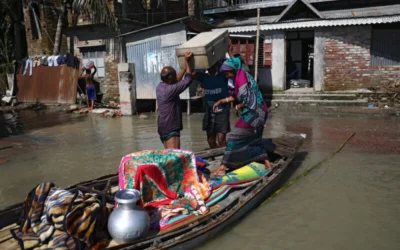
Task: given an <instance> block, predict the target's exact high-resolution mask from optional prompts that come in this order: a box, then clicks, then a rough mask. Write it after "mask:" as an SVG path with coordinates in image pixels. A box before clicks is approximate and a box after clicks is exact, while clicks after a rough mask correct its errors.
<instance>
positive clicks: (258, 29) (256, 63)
mask: <svg viewBox="0 0 400 250" xmlns="http://www.w3.org/2000/svg"><path fill="white" fill-rule="evenodd" d="M256 39H257V40H256V60H255V63H254V64H255V65H254V67H255V69H254V79H255V80H256V81H257V80H258V53H259V47H260V9H259V8H258V9H257V38H256Z"/></svg>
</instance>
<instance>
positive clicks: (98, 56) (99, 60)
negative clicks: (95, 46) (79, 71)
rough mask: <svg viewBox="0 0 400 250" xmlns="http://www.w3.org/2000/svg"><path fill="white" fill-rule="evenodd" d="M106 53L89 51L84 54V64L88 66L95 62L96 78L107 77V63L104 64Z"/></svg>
mask: <svg viewBox="0 0 400 250" xmlns="http://www.w3.org/2000/svg"><path fill="white" fill-rule="evenodd" d="M105 53H106V52H105V51H101V50H100V51H87V52H83V53H82V57H83V60H82V63H83V65H86V64H87V63H88V62H90V61H93V62H94V65H95V66H96V68H97V73H96V75H95V76H96V77H98V78H102V77H105V75H106V73H105V63H104V56H105Z"/></svg>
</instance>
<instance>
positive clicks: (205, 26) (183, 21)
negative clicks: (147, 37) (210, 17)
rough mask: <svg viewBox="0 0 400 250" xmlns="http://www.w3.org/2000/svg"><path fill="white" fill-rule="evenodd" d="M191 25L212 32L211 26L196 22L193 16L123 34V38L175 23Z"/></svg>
mask: <svg viewBox="0 0 400 250" xmlns="http://www.w3.org/2000/svg"><path fill="white" fill-rule="evenodd" d="M180 22H182V23H189V25H191V24H194V26H204V28H205V30H210V28H211V27H212V26H211V25H210V24H208V23H205V22H202V21H199V20H196V19H195V18H194V17H191V16H186V17H182V18H178V19H175V20H172V21H169V22H165V23H160V24H157V25H153V26H149V27H146V28H143V29H140V30H134V31H131V32H128V33H125V34H122V35H121V36H128V35H132V34H136V33H140V32H143V31H146V30H151V29H155V28H160V27H163V26H165V25H169V24H174V23H180Z"/></svg>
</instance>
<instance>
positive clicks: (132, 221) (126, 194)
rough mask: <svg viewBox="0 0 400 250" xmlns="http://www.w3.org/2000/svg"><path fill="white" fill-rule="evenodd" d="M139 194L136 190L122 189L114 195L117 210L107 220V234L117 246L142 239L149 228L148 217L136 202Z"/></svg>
mask: <svg viewBox="0 0 400 250" xmlns="http://www.w3.org/2000/svg"><path fill="white" fill-rule="evenodd" d="M139 198H140V192H139V191H138V190H136V189H124V190H120V191H118V192H117V193H116V194H115V201H116V202H118V208H116V209H114V211H113V212H112V213H111V215H110V217H109V219H108V232H109V233H110V235H111V237H112V238H113V239H114V240H115V241H116V242H117V243H119V244H123V243H128V242H132V241H134V240H136V239H139V238H140V237H142V236H143V235H144V234H145V233H146V232H147V231H149V228H150V219H149V215H148V214H147V212H146V211H144V209H143V208H141V207H137V206H136V202H137V201H138V200H139Z"/></svg>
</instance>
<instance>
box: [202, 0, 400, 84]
mask: <svg viewBox="0 0 400 250" xmlns="http://www.w3.org/2000/svg"><path fill="white" fill-rule="evenodd" d="M203 8H204V9H203V15H204V16H205V18H206V19H207V20H209V21H210V23H212V24H213V25H214V26H215V29H223V30H228V31H229V32H231V36H232V39H233V42H234V44H236V46H235V50H236V52H237V53H240V54H241V55H242V58H243V59H244V60H245V61H246V62H247V63H248V64H250V65H252V64H253V60H254V51H255V49H254V36H255V34H256V30H257V18H256V13H257V11H256V9H257V8H260V10H261V18H260V34H261V38H262V43H261V45H260V54H259V55H260V60H259V61H260V63H259V67H260V69H259V72H260V73H259V82H260V84H261V85H262V87H263V88H264V89H275V90H287V89H289V88H291V87H293V86H291V84H290V83H289V80H288V79H289V77H288V74H290V73H291V72H289V71H291V70H287V69H288V68H287V65H289V64H291V67H292V69H293V65H294V66H295V68H296V69H297V72H296V74H294V76H291V78H297V79H303V80H305V82H309V84H310V87H312V89H313V90H314V91H347V90H359V89H363V88H369V87H376V86H379V85H382V84H386V83H391V82H399V81H400V52H399V49H398V48H397V47H398V44H400V4H399V2H398V1H395V0H368V1H367V0H356V1H347V0H346V1H342V0H287V1H285V0H268V1H262V0H259V1H257V0H237V1H223V0H218V1H214V0H205V1H203ZM300 82H301V81H300Z"/></svg>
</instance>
